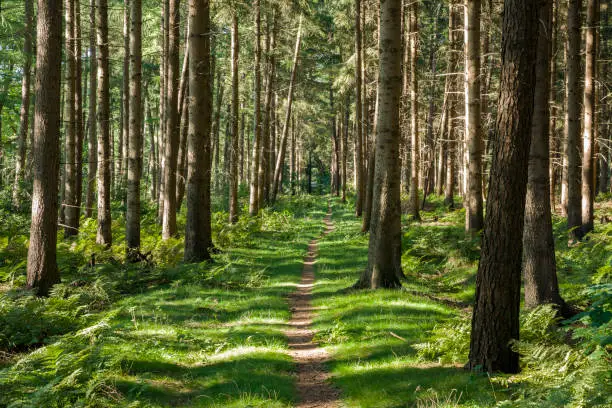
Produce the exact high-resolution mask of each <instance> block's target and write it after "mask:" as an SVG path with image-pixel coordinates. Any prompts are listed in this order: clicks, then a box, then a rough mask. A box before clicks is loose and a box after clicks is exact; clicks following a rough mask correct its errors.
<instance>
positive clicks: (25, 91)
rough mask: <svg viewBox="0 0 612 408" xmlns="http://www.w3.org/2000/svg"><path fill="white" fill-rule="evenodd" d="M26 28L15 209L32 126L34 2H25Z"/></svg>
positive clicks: (14, 193) (24, 28)
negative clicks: (31, 80) (31, 86)
mask: <svg viewBox="0 0 612 408" xmlns="http://www.w3.org/2000/svg"><path fill="white" fill-rule="evenodd" d="M24 3H25V13H24V27H23V34H24V35H23V54H24V56H25V58H24V62H23V78H22V80H21V110H20V111H19V139H18V142H17V144H18V146H17V160H15V182H14V184H13V207H15V208H18V207H19V201H20V200H19V191H20V188H19V184H20V183H21V181H22V180H23V173H24V171H23V170H24V168H25V158H26V145H27V143H28V129H29V126H30V122H29V120H30V78H31V74H32V72H31V71H32V31H33V30H34V25H33V21H32V8H33V4H32V0H25V2H24Z"/></svg>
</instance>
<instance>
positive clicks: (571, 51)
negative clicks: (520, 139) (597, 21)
mask: <svg viewBox="0 0 612 408" xmlns="http://www.w3.org/2000/svg"><path fill="white" fill-rule="evenodd" d="M581 5H582V0H569V6H568V10H567V15H568V22H567V33H568V34H567V35H568V51H567V57H568V58H567V92H568V95H567V102H566V103H567V108H566V109H567V121H566V123H567V125H566V128H565V131H566V136H565V138H566V143H567V146H566V155H567V227H568V228H569V230H570V238H571V240H574V239H580V238H582V232H581V231H580V227H581V225H582V217H581V211H580V190H581V186H580V150H579V149H580V147H579V146H580V144H579V142H580V141H579V133H580V99H579V98H580V9H581Z"/></svg>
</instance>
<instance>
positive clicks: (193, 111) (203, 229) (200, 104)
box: [185, 0, 212, 262]
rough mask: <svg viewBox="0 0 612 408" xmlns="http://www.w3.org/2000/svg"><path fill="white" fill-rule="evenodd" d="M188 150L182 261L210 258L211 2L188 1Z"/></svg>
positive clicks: (205, 0)
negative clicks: (183, 258) (183, 256)
mask: <svg viewBox="0 0 612 408" xmlns="http://www.w3.org/2000/svg"><path fill="white" fill-rule="evenodd" d="M189 27H190V31H191V34H190V36H189V40H188V41H189V55H190V57H189V138H188V143H189V148H188V154H187V157H188V160H187V163H188V164H187V165H188V171H187V224H186V228H185V261H187V262H201V261H205V260H208V259H210V252H209V249H210V248H211V247H212V232H211V225H210V125H211V107H212V100H211V99H212V98H211V87H210V85H211V83H210V80H209V78H210V36H208V35H207V34H208V33H209V32H210V3H209V0H189Z"/></svg>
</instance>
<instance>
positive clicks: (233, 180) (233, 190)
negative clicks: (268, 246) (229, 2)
mask: <svg viewBox="0 0 612 408" xmlns="http://www.w3.org/2000/svg"><path fill="white" fill-rule="evenodd" d="M239 47H240V40H239V38H238V14H237V13H236V12H234V13H233V14H232V117H231V121H232V131H231V134H232V148H231V152H230V154H231V158H230V199H229V222H230V223H232V224H235V223H236V222H238V138H239V137H240V135H239V134H238V118H239V117H238V108H239V104H240V95H239V92H240V88H239V77H238V75H239V72H238V63H239V61H238V58H239V56H240V48H239Z"/></svg>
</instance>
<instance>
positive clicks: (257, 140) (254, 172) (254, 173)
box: [249, 0, 261, 216]
mask: <svg viewBox="0 0 612 408" xmlns="http://www.w3.org/2000/svg"><path fill="white" fill-rule="evenodd" d="M253 13H254V15H255V84H254V89H253V94H254V95H253V98H254V99H255V100H254V103H253V105H254V109H253V110H254V113H253V126H254V128H255V137H254V141H253V161H252V165H251V185H250V196H249V214H250V215H251V216H254V215H257V213H258V212H259V206H260V202H259V195H258V190H259V176H258V174H259V151H260V148H261V67H260V65H261V13H260V7H259V0H253Z"/></svg>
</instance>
